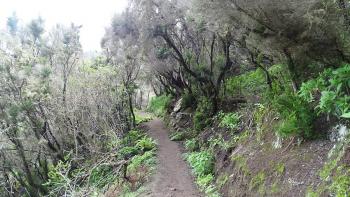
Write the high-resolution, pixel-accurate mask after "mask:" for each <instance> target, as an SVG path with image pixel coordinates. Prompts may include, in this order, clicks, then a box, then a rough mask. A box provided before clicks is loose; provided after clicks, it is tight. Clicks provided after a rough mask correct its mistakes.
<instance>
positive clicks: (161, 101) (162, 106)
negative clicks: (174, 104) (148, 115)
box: [148, 95, 171, 116]
mask: <svg viewBox="0 0 350 197" xmlns="http://www.w3.org/2000/svg"><path fill="white" fill-rule="evenodd" d="M170 101H171V97H170V96H167V95H162V96H158V97H153V98H152V99H151V101H150V103H149V105H148V111H149V112H152V113H154V114H155V115H156V116H164V115H165V113H166V110H167V107H168V106H169V104H170Z"/></svg>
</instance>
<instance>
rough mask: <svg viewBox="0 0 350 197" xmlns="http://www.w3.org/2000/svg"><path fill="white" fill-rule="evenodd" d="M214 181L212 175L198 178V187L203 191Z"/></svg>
mask: <svg viewBox="0 0 350 197" xmlns="http://www.w3.org/2000/svg"><path fill="white" fill-rule="evenodd" d="M213 181H214V176H213V175H212V174H207V175H204V176H200V177H198V178H197V181H196V183H197V185H198V186H199V188H200V189H201V190H204V189H205V188H207V187H208V186H209V185H210V184H211V183H212V182H213Z"/></svg>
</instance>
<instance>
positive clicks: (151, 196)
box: [142, 119, 202, 197]
mask: <svg viewBox="0 0 350 197" xmlns="http://www.w3.org/2000/svg"><path fill="white" fill-rule="evenodd" d="M145 126H147V128H148V133H149V135H150V136H151V137H152V138H154V139H155V140H157V143H158V153H157V155H158V166H157V168H156V174H155V175H154V177H153V178H152V181H151V183H150V184H149V185H148V186H147V187H146V188H147V189H146V190H147V191H146V192H145V193H144V194H143V195H142V196H147V197H192V196H196V197H200V196H202V195H201V194H200V192H199V191H198V189H197V188H196V186H195V185H194V180H193V177H192V176H191V172H190V169H189V167H188V166H187V164H186V163H185V161H184V160H183V158H182V153H181V149H180V147H179V145H178V144H177V143H176V142H172V141H170V139H169V137H168V132H169V131H168V130H167V129H166V127H165V126H164V123H163V122H162V121H161V120H159V119H154V120H152V121H150V122H148V123H145Z"/></svg>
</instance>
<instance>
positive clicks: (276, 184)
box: [270, 182, 280, 194]
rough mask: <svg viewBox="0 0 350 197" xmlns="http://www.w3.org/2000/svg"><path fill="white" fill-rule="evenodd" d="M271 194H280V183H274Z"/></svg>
mask: <svg viewBox="0 0 350 197" xmlns="http://www.w3.org/2000/svg"><path fill="white" fill-rule="evenodd" d="M270 192H271V193H272V194H276V193H278V192H280V187H279V186H278V183H277V182H274V183H273V184H272V185H271V189H270Z"/></svg>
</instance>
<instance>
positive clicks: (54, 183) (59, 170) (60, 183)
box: [44, 161, 72, 196]
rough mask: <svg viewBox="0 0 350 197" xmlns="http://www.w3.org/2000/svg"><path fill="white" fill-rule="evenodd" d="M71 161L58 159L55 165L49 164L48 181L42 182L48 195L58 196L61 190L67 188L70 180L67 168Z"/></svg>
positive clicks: (68, 168)
mask: <svg viewBox="0 0 350 197" xmlns="http://www.w3.org/2000/svg"><path fill="white" fill-rule="evenodd" d="M70 168H71V163H70V162H69V161H67V162H63V161H59V162H58V164H57V165H56V166H51V167H50V169H49V173H48V176H49V181H48V182H47V183H45V184H44V186H46V187H47V188H48V189H49V190H51V192H50V196H56V195H57V196H59V195H60V194H62V192H65V191H67V190H68V188H69V186H70V183H71V182H72V180H71V179H70V178H69V175H68V173H69V170H70Z"/></svg>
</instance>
